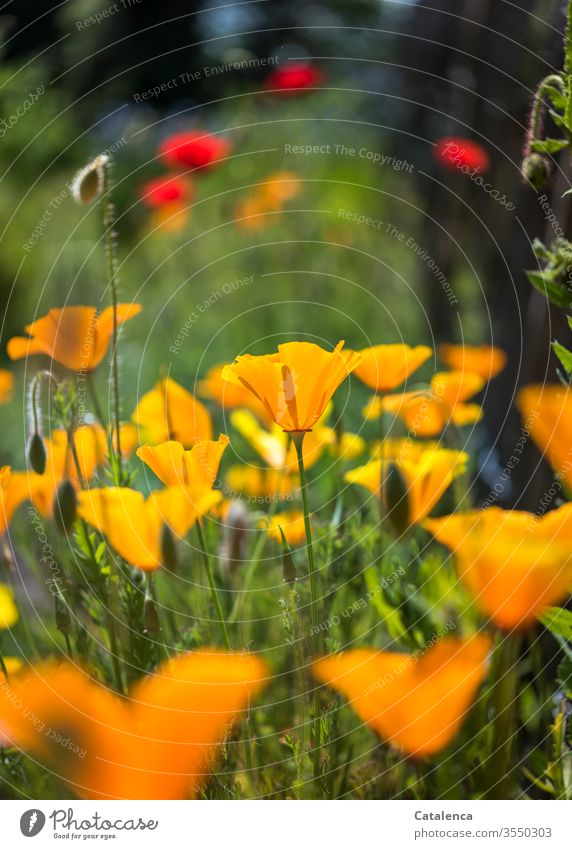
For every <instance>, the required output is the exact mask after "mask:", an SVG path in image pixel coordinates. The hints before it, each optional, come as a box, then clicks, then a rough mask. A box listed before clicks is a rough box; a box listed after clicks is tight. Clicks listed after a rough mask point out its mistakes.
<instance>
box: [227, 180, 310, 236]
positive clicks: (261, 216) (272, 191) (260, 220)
mask: <svg viewBox="0 0 572 849" xmlns="http://www.w3.org/2000/svg"><path fill="white" fill-rule="evenodd" d="M300 186H301V182H300V180H299V178H298V177H297V176H296V174H293V173H292V172H291V171H276V173H274V174H271V175H270V176H269V177H268V178H267V179H266V180H264V181H263V182H262V183H260V185H259V186H258V187H257V189H256V190H255V191H254V192H252V194H250V195H248V196H247V197H246V198H243V199H242V200H241V201H240V202H239V203H238V204H237V205H236V207H235V212H234V218H235V221H236V224H237V225H238V226H239V227H241V228H242V229H244V230H261V229H262V228H263V227H264V226H265V225H266V224H267V223H268V221H269V220H272V218H270V219H269V218H267V217H266V216H267V215H268V214H271V215H272V214H273V213H277V212H280V211H281V210H282V208H283V207H284V204H285V203H286V202H287V201H289V200H291V199H292V198H294V197H296V195H297V194H299V192H300Z"/></svg>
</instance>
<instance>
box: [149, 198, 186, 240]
mask: <svg viewBox="0 0 572 849" xmlns="http://www.w3.org/2000/svg"><path fill="white" fill-rule="evenodd" d="M189 218H190V215H189V207H188V204H187V203H177V202H173V203H169V204H165V205H164V206H159V207H157V208H156V209H154V210H153V212H152V215H151V217H150V219H149V230H150V231H151V232H153V231H154V230H160V231H161V232H162V233H180V232H181V231H182V230H184V229H185V227H186V226H187V223H188V221H189Z"/></svg>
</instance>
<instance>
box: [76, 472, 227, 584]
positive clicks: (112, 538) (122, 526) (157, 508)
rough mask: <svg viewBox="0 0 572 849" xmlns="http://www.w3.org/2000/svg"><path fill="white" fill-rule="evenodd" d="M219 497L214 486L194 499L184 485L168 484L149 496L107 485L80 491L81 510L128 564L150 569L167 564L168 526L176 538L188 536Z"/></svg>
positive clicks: (83, 516)
mask: <svg viewBox="0 0 572 849" xmlns="http://www.w3.org/2000/svg"><path fill="white" fill-rule="evenodd" d="M219 499H220V492H215V491H214V490H212V489H210V488H205V489H204V490H203V492H202V494H201V496H200V497H199V496H198V493H194V497H193V498H191V496H190V495H189V493H188V492H187V491H186V490H184V489H182V488H181V487H168V488H167V489H162V490H159V491H158V492H153V493H151V495H150V496H149V497H148V498H147V499H145V497H144V495H143V493H141V492H137V491H136V490H134V489H128V488H127V487H104V488H101V489H87V490H82V491H81V492H79V493H78V505H77V512H78V515H79V516H81V518H82V519H84V520H85V521H86V522H88V523H89V524H90V525H93V527H94V528H97V530H98V531H100V533H102V534H104V535H105V537H106V538H107V541H108V542H109V545H110V546H111V547H112V548H114V549H115V551H116V552H117V553H118V554H119V555H120V556H121V557H123V559H124V560H126V561H127V563H130V564H131V565H132V566H138V567H139V568H140V569H143V570H144V571H145V572H150V571H153V570H155V569H159V568H160V566H161V565H162V563H163V559H164V556H163V549H162V542H163V531H164V528H165V527H168V528H169V529H170V531H171V532H172V533H173V534H174V535H175V536H176V537H183V536H185V534H186V533H187V532H188V531H189V530H190V529H191V528H192V526H193V525H194V523H195V522H196V520H197V519H198V518H199V516H201V515H202V514H203V513H206V512H207V511H208V510H209V509H210V508H211V507H212V505H213V504H215V503H216V502H217V501H218V500H219Z"/></svg>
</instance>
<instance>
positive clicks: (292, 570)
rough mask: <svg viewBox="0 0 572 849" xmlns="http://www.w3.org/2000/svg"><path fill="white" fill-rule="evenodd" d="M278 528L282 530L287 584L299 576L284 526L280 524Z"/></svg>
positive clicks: (283, 570)
mask: <svg viewBox="0 0 572 849" xmlns="http://www.w3.org/2000/svg"><path fill="white" fill-rule="evenodd" d="M278 528H279V530H280V536H281V537H282V577H283V579H284V581H285V582H286V583H287V584H293V583H294V582H295V581H296V578H297V575H296V564H295V563H294V557H293V556H292V551H291V549H290V546H289V545H288V542H287V540H286V537H285V536H284V531H283V530H282V526H281V525H278Z"/></svg>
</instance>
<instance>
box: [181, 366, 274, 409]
mask: <svg viewBox="0 0 572 849" xmlns="http://www.w3.org/2000/svg"><path fill="white" fill-rule="evenodd" d="M223 369H224V364H219V365H217V366H213V367H212V368H210V369H209V370H208V372H207V374H206V377H205V378H204V380H199V382H198V385H197V392H198V394H199V395H200V396H201V397H202V398H210V399H211V400H212V401H215V402H216V403H217V404H218V405H219V406H220V407H222V408H223V410H234V409H235V408H236V407H246V408H247V409H249V410H252V412H253V413H256V415H257V416H258V417H259V418H260V419H261V420H262V421H264V422H269V421H271V419H269V418H268V413H267V412H266V410H265V409H264V407H263V406H262V404H261V403H260V401H259V400H258V398H256V397H255V396H254V395H253V394H252V392H250V391H249V390H248V389H245V388H244V386H239V385H238V384H236V383H230V381H228V380H223V379H222V370H223Z"/></svg>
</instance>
